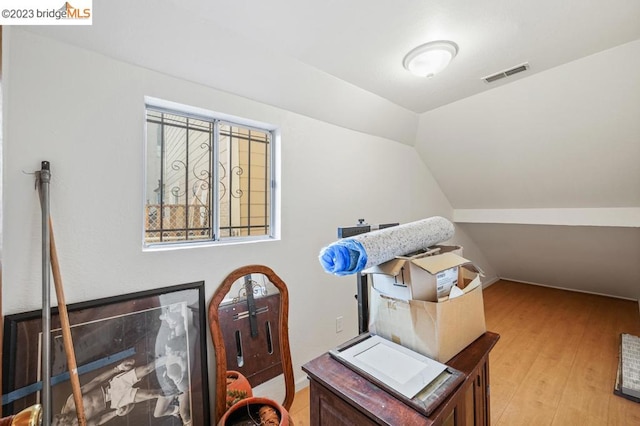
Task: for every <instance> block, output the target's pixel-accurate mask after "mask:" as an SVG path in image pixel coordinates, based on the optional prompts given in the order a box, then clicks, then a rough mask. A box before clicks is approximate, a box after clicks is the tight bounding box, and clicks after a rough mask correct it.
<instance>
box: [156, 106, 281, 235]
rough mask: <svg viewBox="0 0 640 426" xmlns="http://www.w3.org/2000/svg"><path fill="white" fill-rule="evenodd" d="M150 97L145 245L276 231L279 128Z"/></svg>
mask: <svg viewBox="0 0 640 426" xmlns="http://www.w3.org/2000/svg"><path fill="white" fill-rule="evenodd" d="M194 111H195V109H194V108H189V107H184V110H178V109H169V108H165V107H163V106H158V105H156V104H150V103H148V104H147V108H146V122H147V147H146V148H147V149H146V164H147V170H146V173H147V179H146V204H145V231H144V243H145V245H146V246H151V245H160V244H162V245H164V244H176V243H180V244H184V243H193V242H203V241H225V240H226V241H232V240H243V241H246V240H257V239H266V238H269V237H273V236H274V214H273V211H274V190H273V186H274V182H273V140H274V131H273V129H268V128H260V127H259V126H249V125H245V124H241V123H242V120H235V121H234V120H229V119H228V117H222V116H215V115H214V114H213V113H208V112H206V111H200V110H198V111H197V112H195V113H194Z"/></svg>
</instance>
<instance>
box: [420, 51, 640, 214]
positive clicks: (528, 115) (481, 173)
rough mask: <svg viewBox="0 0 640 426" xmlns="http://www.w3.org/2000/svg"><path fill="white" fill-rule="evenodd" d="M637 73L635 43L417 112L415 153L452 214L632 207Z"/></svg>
mask: <svg viewBox="0 0 640 426" xmlns="http://www.w3.org/2000/svg"><path fill="white" fill-rule="evenodd" d="M535 66H536V64H535V63H532V64H531V67H532V68H535ZM638 75H640V40H637V41H634V42H631V43H627V44H624V45H621V46H618V47H616V48H613V49H609V50H606V51H603V52H600V53H597V54H595V55H591V56H588V57H585V58H582V59H579V60H577V61H573V62H570V63H568V64H565V65H562V66H559V67H556V68H553V69H550V70H547V71H544V72H541V73H538V74H534V75H531V76H530V77H526V78H522V79H520V80H517V81H514V82H512V83H510V84H506V85H504V86H501V87H497V88H495V89H493V90H490V91H487V92H484V93H481V94H479V95H476V96H472V97H470V98H466V99H463V100H461V101H458V102H455V103H452V104H450V105H446V106H443V107H441V108H438V109H436V110H433V111H430V112H427V113H425V114H423V115H422V116H421V117H420V124H419V130H418V138H417V141H416V149H417V150H418V152H419V153H420V154H421V156H422V157H423V158H424V160H425V163H426V164H427V166H428V167H429V169H430V170H431V172H432V173H433V175H434V177H435V178H436V180H437V181H438V183H439V184H440V186H441V188H442V190H443V191H444V193H445V194H447V197H448V198H449V201H450V202H451V204H452V205H453V207H454V208H455V209H533V208H556V209H557V208H589V207H639V206H640V191H638V188H639V187H640V167H638V158H640V120H638V117H640V78H638Z"/></svg>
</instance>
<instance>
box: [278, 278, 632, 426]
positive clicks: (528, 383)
mask: <svg viewBox="0 0 640 426" xmlns="http://www.w3.org/2000/svg"><path fill="white" fill-rule="evenodd" d="M484 305H485V317H486V322H487V329H488V330H491V331H494V332H496V333H499V334H500V340H499V341H498V344H497V345H496V347H495V348H494V349H493V351H492V352H491V355H490V380H491V423H492V424H493V425H494V426H518V425H536V426H544V425H549V426H566V425H580V426H590V425H598V426H601V425H621V426H622V425H625V426H626V425H640V404H639V403H635V402H631V401H628V400H626V399H624V398H621V397H619V396H616V395H614V394H613V386H614V383H615V375H616V371H617V365H618V347H619V342H620V340H619V339H620V333H630V334H634V335H640V314H639V310H638V303H637V302H633V301H627V300H620V299H614V298H609V297H603V296H596V295H591V294H584V293H576V292H570V291H563V290H557V289H552V288H547V287H541V286H534V285H527V284H521V283H515V282H510V281H503V280H501V281H498V282H496V283H495V284H493V285H491V286H490V287H488V288H487V289H486V290H484ZM291 415H292V417H293V419H294V422H295V424H296V425H297V426H306V425H309V389H308V388H305V389H303V390H301V391H300V392H298V393H297V394H296V398H295V400H294V403H293V406H292V407H291Z"/></svg>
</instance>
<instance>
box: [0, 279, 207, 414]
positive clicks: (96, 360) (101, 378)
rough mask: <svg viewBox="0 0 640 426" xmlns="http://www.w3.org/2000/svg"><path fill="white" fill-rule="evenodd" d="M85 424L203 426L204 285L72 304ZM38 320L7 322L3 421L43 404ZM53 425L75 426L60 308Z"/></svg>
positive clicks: (54, 335)
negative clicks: (26, 409) (41, 398)
mask: <svg viewBox="0 0 640 426" xmlns="http://www.w3.org/2000/svg"><path fill="white" fill-rule="evenodd" d="M67 310H68V312H69V322H70V324H71V335H72V338H73V346H74V349H75V354H76V364H77V366H78V375H79V377H80V384H81V386H82V395H83V403H84V409H85V416H86V418H87V421H88V422H90V421H91V422H92V423H95V424H105V423H108V424H109V425H113V426H116V425H167V426H169V425H207V424H209V395H208V386H207V383H208V382H207V380H208V375H207V353H206V314H205V312H206V311H205V303H204V282H196V283H190V284H183V285H178V286H173V287H167V288H161V289H157V290H151V291H144V292H139V293H132V294H127V295H122V296H117V297H112V298H106V299H100V300H95V301H91V302H83V303H77V304H73V305H68V306H67ZM41 315H42V313H41V311H33V312H27V313H22V314H15V315H8V316H6V317H5V330H4V357H3V360H4V361H3V363H4V365H3V376H4V377H3V384H2V390H3V397H2V403H3V416H6V415H9V414H15V413H17V412H19V411H20V410H22V409H24V408H26V407H29V406H31V405H33V404H35V403H37V402H41V401H40V397H41V395H40V394H41V389H42V382H41V368H40V365H41V362H40V361H41V356H42V355H41V349H40V348H41V341H42V316H41ZM51 363H52V367H51V382H52V387H51V396H52V405H51V411H52V416H53V419H52V424H54V425H62V426H64V425H73V424H77V419H76V412H75V405H74V404H73V395H72V390H71V384H70V381H69V373H68V369H67V358H66V354H65V351H64V345H63V341H62V333H61V330H60V320H59V316H58V313H57V310H56V309H53V310H52V314H51Z"/></svg>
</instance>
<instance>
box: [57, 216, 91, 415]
mask: <svg viewBox="0 0 640 426" xmlns="http://www.w3.org/2000/svg"><path fill="white" fill-rule="evenodd" d="M49 235H50V238H49V240H50V247H51V250H50V251H51V270H52V272H53V282H54V285H55V288H56V297H57V298H58V313H59V314H60V325H61V328H62V340H63V343H64V352H65V354H66V355H67V366H68V367H69V377H70V379H71V391H72V392H73V401H74V402H75V404H76V415H77V416H78V425H79V426H86V424H87V420H86V418H85V415H84V403H83V401H82V391H81V390H80V378H79V377H78V366H77V364H76V354H75V351H74V349H73V340H72V339H71V326H70V325H69V315H68V313H67V303H66V302H65V299H64V291H63V289H62V275H61V274H60V264H59V263H58V252H57V251H56V242H55V240H54V238H53V221H52V220H51V216H49Z"/></svg>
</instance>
